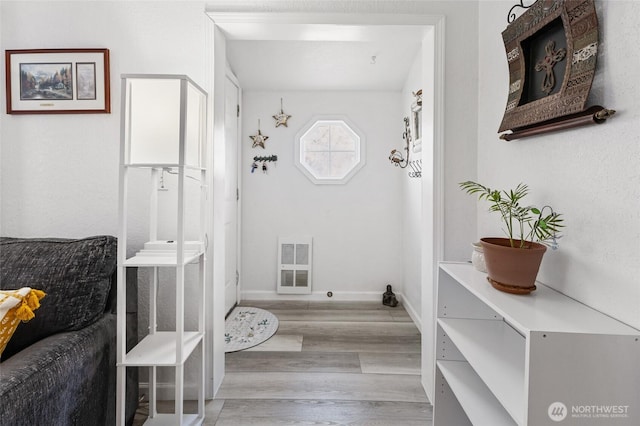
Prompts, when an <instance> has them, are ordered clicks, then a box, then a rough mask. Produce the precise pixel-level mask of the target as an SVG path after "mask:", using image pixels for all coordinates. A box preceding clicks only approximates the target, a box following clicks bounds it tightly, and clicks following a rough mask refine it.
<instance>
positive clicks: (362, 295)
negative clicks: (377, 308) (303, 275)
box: [241, 291, 382, 303]
mask: <svg viewBox="0 0 640 426" xmlns="http://www.w3.org/2000/svg"><path fill="white" fill-rule="evenodd" d="M332 293H333V294H332V296H331V297H329V296H327V293H326V292H324V291H314V292H312V293H311V294H278V293H276V292H275V291H243V292H242V294H241V297H242V300H301V301H314V302H318V301H323V302H330V301H332V300H335V301H352V302H353V301H362V302H375V301H380V303H382V292H377V291H333V292H332Z"/></svg>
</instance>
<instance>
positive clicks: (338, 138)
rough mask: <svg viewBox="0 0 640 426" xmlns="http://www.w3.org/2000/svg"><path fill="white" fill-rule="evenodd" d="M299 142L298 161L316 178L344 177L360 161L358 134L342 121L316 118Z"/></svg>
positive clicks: (338, 178)
mask: <svg viewBox="0 0 640 426" xmlns="http://www.w3.org/2000/svg"><path fill="white" fill-rule="evenodd" d="M298 143H299V147H300V164H301V165H302V166H303V167H304V168H306V169H307V170H308V171H309V172H310V173H311V175H312V176H313V177H315V178H316V179H328V180H332V179H335V180H340V179H343V178H345V177H346V176H347V175H348V174H349V172H351V171H352V170H353V169H354V168H355V167H356V166H357V165H358V164H359V163H360V161H361V159H360V137H359V136H358V135H357V134H356V133H355V132H354V131H353V130H352V129H351V128H350V127H349V126H348V125H347V123H345V122H344V121H342V120H318V121H316V122H315V123H314V124H313V125H312V126H311V128H310V129H309V130H307V132H306V133H304V134H303V135H302V136H301V137H300V139H299V141H298Z"/></svg>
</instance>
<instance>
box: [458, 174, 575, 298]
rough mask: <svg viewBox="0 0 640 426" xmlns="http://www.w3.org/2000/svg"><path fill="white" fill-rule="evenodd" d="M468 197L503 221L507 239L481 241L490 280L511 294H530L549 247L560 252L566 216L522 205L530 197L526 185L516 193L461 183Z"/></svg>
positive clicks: (477, 184)
mask: <svg viewBox="0 0 640 426" xmlns="http://www.w3.org/2000/svg"><path fill="white" fill-rule="evenodd" d="M460 187H461V188H462V189H463V190H464V191H466V192H467V193H468V194H471V195H477V196H478V200H486V201H488V202H489V203H490V204H491V207H490V208H489V211H492V212H497V213H499V214H500V217H501V218H502V223H503V225H504V226H505V229H504V231H505V233H506V235H507V238H481V239H480V244H481V245H482V248H483V252H484V258H485V263H486V268H487V274H488V277H487V278H488V280H489V282H490V283H491V285H492V286H493V287H494V288H496V289H498V290H502V291H506V292H507V293H514V294H528V293H531V292H532V291H533V290H535V289H536V286H535V281H536V276H537V275H538V270H539V269H540V264H541V263H542V256H543V255H544V252H545V251H546V249H547V246H550V247H552V248H553V249H555V248H557V238H559V235H558V232H559V230H560V228H562V227H563V226H564V224H563V219H562V215H561V214H560V213H556V212H554V211H553V209H552V208H551V207H550V206H544V207H542V208H537V207H535V206H530V205H522V204H521V202H522V200H523V199H524V197H525V196H526V195H527V194H528V193H529V187H528V186H527V185H525V184H523V183H520V184H518V186H516V188H515V189H512V190H509V191H506V190H495V189H491V188H488V187H486V186H484V185H481V184H479V183H476V182H472V181H467V182H462V183H460Z"/></svg>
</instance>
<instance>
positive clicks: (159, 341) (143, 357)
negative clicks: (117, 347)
mask: <svg viewBox="0 0 640 426" xmlns="http://www.w3.org/2000/svg"><path fill="white" fill-rule="evenodd" d="M203 336H204V333H199V332H197V331H185V332H184V333H183V336H182V342H183V343H182V351H183V352H182V360H177V361H176V332H175V331H158V332H156V333H154V334H149V335H147V336H146V337H145V338H144V339H142V341H141V342H140V343H138V344H137V345H136V346H135V347H134V348H133V349H132V350H131V351H130V352H128V353H127V354H126V355H125V357H124V362H123V363H122V365H124V366H127V367H144V366H165V367H167V366H176V365H180V364H183V363H184V361H185V360H186V359H187V358H188V357H189V355H191V353H192V352H193V351H194V349H195V348H196V346H198V343H200V341H202V338H203Z"/></svg>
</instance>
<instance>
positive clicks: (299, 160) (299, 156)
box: [294, 115, 366, 185]
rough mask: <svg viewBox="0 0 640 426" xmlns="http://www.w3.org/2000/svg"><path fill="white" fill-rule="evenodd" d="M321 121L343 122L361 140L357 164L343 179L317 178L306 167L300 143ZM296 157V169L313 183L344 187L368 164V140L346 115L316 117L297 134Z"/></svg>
mask: <svg viewBox="0 0 640 426" xmlns="http://www.w3.org/2000/svg"><path fill="white" fill-rule="evenodd" d="M319 121H342V122H344V123H345V125H346V126H347V127H349V128H350V129H351V131H352V132H353V133H355V134H356V136H358V138H359V139H360V140H359V142H358V150H357V153H358V157H359V158H358V161H357V163H356V164H354V165H353V167H352V168H351V170H350V171H349V172H348V173H347V174H346V175H345V176H343V177H341V178H332V177H326V178H323V177H318V176H316V175H315V174H314V173H313V172H312V171H311V170H309V168H308V167H307V166H306V163H305V162H304V160H303V155H304V152H303V151H302V149H301V143H300V139H301V138H302V137H303V136H304V135H305V134H306V133H307V132H308V131H309V130H311V129H312V128H313V127H314V126H315V125H316V123H318V122H319ZM294 146H295V156H294V160H295V164H296V167H298V169H299V170H300V171H301V172H302V173H303V174H304V175H305V176H306V177H307V178H308V179H309V180H310V181H311V182H313V183H315V184H318V185H325V184H328V185H344V184H345V183H347V182H348V181H349V180H350V179H351V178H352V177H353V176H354V175H355V174H356V173H358V171H359V170H360V169H361V168H362V167H364V165H365V163H366V161H365V160H366V138H365V136H364V133H362V132H361V131H360V129H358V127H357V126H356V125H355V124H353V122H352V121H351V120H350V119H349V118H348V117H346V116H344V115H319V116H314V117H313V118H312V119H311V120H310V121H309V122H308V123H307V124H306V125H305V126H303V127H302V128H301V129H300V131H299V132H298V133H297V134H296V138H295V143H294Z"/></svg>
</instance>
